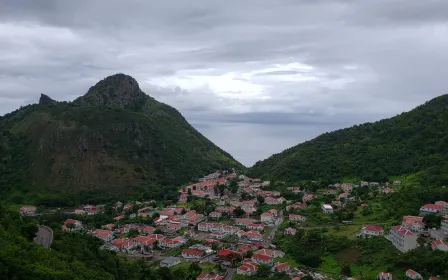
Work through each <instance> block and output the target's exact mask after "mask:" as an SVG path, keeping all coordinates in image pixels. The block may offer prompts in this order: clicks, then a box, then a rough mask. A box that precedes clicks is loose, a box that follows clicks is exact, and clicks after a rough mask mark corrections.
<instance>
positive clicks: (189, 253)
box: [182, 249, 204, 259]
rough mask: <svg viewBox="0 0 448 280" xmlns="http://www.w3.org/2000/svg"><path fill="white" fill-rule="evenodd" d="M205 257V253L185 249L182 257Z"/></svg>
mask: <svg viewBox="0 0 448 280" xmlns="http://www.w3.org/2000/svg"><path fill="white" fill-rule="evenodd" d="M203 256H204V251H201V250H197V249H185V250H183V251H182V257H183V258H185V259H201V258H202V257H203Z"/></svg>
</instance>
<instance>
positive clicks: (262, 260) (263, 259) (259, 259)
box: [252, 254, 274, 265]
mask: <svg viewBox="0 0 448 280" xmlns="http://www.w3.org/2000/svg"><path fill="white" fill-rule="evenodd" d="M273 260H274V259H273V258H272V257H269V256H266V255H262V254H255V255H253V256H252V261H254V262H256V263H258V264H267V265H272V264H273Z"/></svg>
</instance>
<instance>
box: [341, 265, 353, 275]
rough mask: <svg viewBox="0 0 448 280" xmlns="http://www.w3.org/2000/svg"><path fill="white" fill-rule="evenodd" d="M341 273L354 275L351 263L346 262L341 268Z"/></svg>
mask: <svg viewBox="0 0 448 280" xmlns="http://www.w3.org/2000/svg"><path fill="white" fill-rule="evenodd" d="M341 274H342V275H345V276H347V277H350V276H352V269H351V268H350V265H348V264H346V265H344V266H343V267H342V268H341Z"/></svg>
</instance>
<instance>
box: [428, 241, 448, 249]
mask: <svg viewBox="0 0 448 280" xmlns="http://www.w3.org/2000/svg"><path fill="white" fill-rule="evenodd" d="M431 248H432V249H433V250H440V251H444V252H446V251H448V242H445V241H443V240H434V241H433V242H432V243H431Z"/></svg>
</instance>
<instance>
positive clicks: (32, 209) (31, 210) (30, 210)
mask: <svg viewBox="0 0 448 280" xmlns="http://www.w3.org/2000/svg"><path fill="white" fill-rule="evenodd" d="M36 209H37V208H36V206H32V205H24V206H22V207H20V209H19V211H20V213H21V214H22V215H24V216H33V215H34V214H35V213H36Z"/></svg>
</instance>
